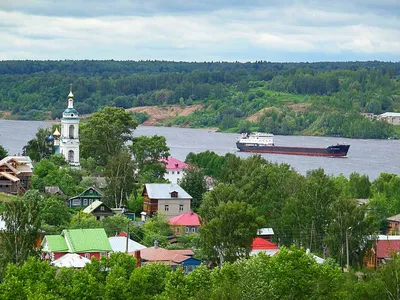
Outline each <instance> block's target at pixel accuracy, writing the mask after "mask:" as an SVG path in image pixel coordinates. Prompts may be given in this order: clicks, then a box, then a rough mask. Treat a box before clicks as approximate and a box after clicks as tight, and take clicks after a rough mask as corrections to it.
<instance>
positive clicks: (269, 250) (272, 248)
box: [250, 237, 279, 256]
mask: <svg viewBox="0 0 400 300" xmlns="http://www.w3.org/2000/svg"><path fill="white" fill-rule="evenodd" d="M278 251H279V247H278V246H277V245H275V244H274V243H272V242H270V241H267V240H265V239H263V238H260V237H256V238H255V239H254V240H253V243H252V244H251V252H250V255H256V254H257V253H259V252H263V253H265V254H267V255H271V256H273V255H275V253H277V252H278Z"/></svg>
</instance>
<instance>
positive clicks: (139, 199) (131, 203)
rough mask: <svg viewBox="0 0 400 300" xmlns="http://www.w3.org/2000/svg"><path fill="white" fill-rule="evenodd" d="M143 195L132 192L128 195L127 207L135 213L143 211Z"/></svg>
mask: <svg viewBox="0 0 400 300" xmlns="http://www.w3.org/2000/svg"><path fill="white" fill-rule="evenodd" d="M143 201H144V200H143V196H142V195H140V194H138V195H137V196H136V197H135V196H134V194H131V195H130V196H129V200H128V208H129V209H130V210H133V211H134V212H135V214H138V213H141V212H142V211H143Z"/></svg>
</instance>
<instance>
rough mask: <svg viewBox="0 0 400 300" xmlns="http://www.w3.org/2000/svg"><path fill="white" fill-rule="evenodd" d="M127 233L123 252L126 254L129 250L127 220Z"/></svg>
mask: <svg viewBox="0 0 400 300" xmlns="http://www.w3.org/2000/svg"><path fill="white" fill-rule="evenodd" d="M127 231H128V232H127V233H126V245H125V247H126V248H125V252H126V253H128V250H129V247H128V246H129V219H128V230H127Z"/></svg>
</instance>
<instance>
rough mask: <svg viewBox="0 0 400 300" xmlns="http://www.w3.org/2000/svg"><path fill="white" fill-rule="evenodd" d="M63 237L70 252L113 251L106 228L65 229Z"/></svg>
mask: <svg viewBox="0 0 400 300" xmlns="http://www.w3.org/2000/svg"><path fill="white" fill-rule="evenodd" d="M62 235H63V236H64V237H65V240H66V241H67V243H68V245H69V247H70V249H69V252H109V251H112V248H111V245H110V242H109V241H108V238H107V234H106V232H105V230H104V228H91V229H65V230H63V232H62Z"/></svg>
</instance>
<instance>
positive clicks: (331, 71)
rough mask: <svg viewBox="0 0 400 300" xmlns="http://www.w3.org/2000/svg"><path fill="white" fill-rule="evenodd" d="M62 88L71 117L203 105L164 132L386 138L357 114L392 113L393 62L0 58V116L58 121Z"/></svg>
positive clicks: (396, 77) (399, 82)
mask: <svg viewBox="0 0 400 300" xmlns="http://www.w3.org/2000/svg"><path fill="white" fill-rule="evenodd" d="M70 83H73V90H74V94H75V96H76V97H75V100H76V103H75V106H76V108H77V110H78V111H79V112H80V113H81V114H88V113H92V112H94V111H97V110H98V109H101V108H103V107H105V106H117V107H124V108H131V107H137V106H154V105H157V106H166V105H172V104H178V105H181V106H187V105H192V104H202V105H203V108H202V109H199V110H197V111H194V112H193V113H192V114H190V115H187V116H176V117H172V118H171V119H168V120H165V121H164V123H163V125H167V126H170V125H179V126H190V127H218V128H220V129H221V130H230V131H245V130H246V131H247V130H262V131H268V132H272V133H274V134H310V135H335V136H345V137H355V138H387V137H389V136H392V135H393V134H394V131H393V128H392V127H391V126H389V125H387V124H384V123H381V122H376V121H370V120H368V119H365V118H364V117H362V116H361V115H360V112H372V113H375V114H378V113H382V112H385V111H400V96H399V95H400V63H389V62H377V61H373V62H320V63H270V62H254V63H227V62H222V63H221V62H208V63H207V62H204V63H187V62H165V61H138V62H135V61H1V62H0V110H1V111H3V113H2V115H3V117H7V118H15V119H30V120H40V119H49V118H52V119H55V118H58V117H60V116H61V113H62V111H63V110H64V108H65V105H66V95H67V94H68V88H69V84H70ZM10 113H11V115H10ZM0 114H1V113H0ZM0 117H1V116H0Z"/></svg>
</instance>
